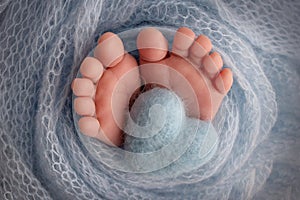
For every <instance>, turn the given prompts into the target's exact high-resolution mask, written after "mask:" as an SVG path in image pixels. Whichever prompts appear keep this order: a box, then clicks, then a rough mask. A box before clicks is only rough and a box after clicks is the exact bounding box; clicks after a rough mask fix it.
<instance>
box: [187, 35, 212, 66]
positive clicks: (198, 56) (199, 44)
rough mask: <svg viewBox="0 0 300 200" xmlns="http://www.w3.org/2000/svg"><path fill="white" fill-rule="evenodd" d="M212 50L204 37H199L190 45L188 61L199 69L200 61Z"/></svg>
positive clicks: (207, 39) (208, 40) (209, 42)
mask: <svg viewBox="0 0 300 200" xmlns="http://www.w3.org/2000/svg"><path fill="white" fill-rule="evenodd" d="M211 49H212V44H211V41H210V39H209V38H208V37H206V36H205V35H200V36H198V38H197V39H196V40H195V42H194V43H193V44H192V46H191V48H190V49H189V58H190V60H191V61H192V62H193V63H194V64H196V65H197V66H199V67H200V65H201V62H202V59H203V57H204V56H206V55H207V54H208V53H209V52H210V51H211Z"/></svg>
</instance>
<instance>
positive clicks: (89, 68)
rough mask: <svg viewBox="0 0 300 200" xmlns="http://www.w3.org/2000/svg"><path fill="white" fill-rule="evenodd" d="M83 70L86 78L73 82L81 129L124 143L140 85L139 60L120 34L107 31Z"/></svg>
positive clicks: (108, 141)
mask: <svg viewBox="0 0 300 200" xmlns="http://www.w3.org/2000/svg"><path fill="white" fill-rule="evenodd" d="M80 73H81V75H82V77H81V78H75V79H74V81H73V83H72V90H73V93H74V94H75V96H76V98H75V100H74V109H75V112H76V113H77V114H78V115H80V119H79V121H78V127H79V129H80V131H81V132H82V133H83V134H85V135H87V136H90V137H94V138H97V139H99V140H101V141H103V142H105V143H106V144H109V145H112V146H120V145H121V144H122V143H123V133H122V130H121V129H122V124H123V123H124V117H125V116H124V113H126V112H127V111H128V102H129V100H130V97H131V93H132V90H135V89H136V88H138V87H139V86H140V78H139V71H138V68H137V62H136V60H135V59H134V58H133V57H132V56H131V55H129V54H128V53H126V52H125V50H124V45H123V42H122V41H121V39H120V38H119V37H118V36H117V35H116V34H113V33H111V32H107V33H105V34H103V35H102V36H101V37H100V38H99V41H98V45H97V47H96V48H95V50H94V56H93V57H86V58H85V59H84V60H83V62H82V64H81V66H80Z"/></svg>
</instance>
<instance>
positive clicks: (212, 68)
mask: <svg viewBox="0 0 300 200" xmlns="http://www.w3.org/2000/svg"><path fill="white" fill-rule="evenodd" d="M222 66H223V60H222V57H221V56H220V54H219V53H217V52H213V53H212V54H210V55H207V56H205V57H204V59H203V67H204V70H205V71H206V73H207V74H208V75H209V76H210V77H214V76H215V75H217V73H218V72H219V71H220V69H221V68H222Z"/></svg>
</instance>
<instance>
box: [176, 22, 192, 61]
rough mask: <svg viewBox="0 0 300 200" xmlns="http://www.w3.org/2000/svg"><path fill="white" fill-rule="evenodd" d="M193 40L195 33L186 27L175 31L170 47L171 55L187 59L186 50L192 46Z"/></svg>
mask: <svg viewBox="0 0 300 200" xmlns="http://www.w3.org/2000/svg"><path fill="white" fill-rule="evenodd" d="M194 39H195V33H194V32H193V31H192V30H191V29H189V28H186V27H181V28H179V29H178V30H177V32H176V34H175V36H174V41H173V47H172V53H174V54H176V55H179V56H182V57H187V56H188V50H189V48H190V46H191V45H192V44H193V42H194Z"/></svg>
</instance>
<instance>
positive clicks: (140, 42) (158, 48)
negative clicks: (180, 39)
mask: <svg viewBox="0 0 300 200" xmlns="http://www.w3.org/2000/svg"><path fill="white" fill-rule="evenodd" d="M137 48H138V49H139V54H140V58H141V59H142V60H144V61H147V62H157V61H160V60H162V59H163V58H165V57H166V55H167V52H168V41H167V40H166V38H165V37H164V36H163V34H162V33H161V32H160V31H159V30H157V29H155V28H145V29H143V30H142V31H141V32H140V33H139V35H138V37H137Z"/></svg>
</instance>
